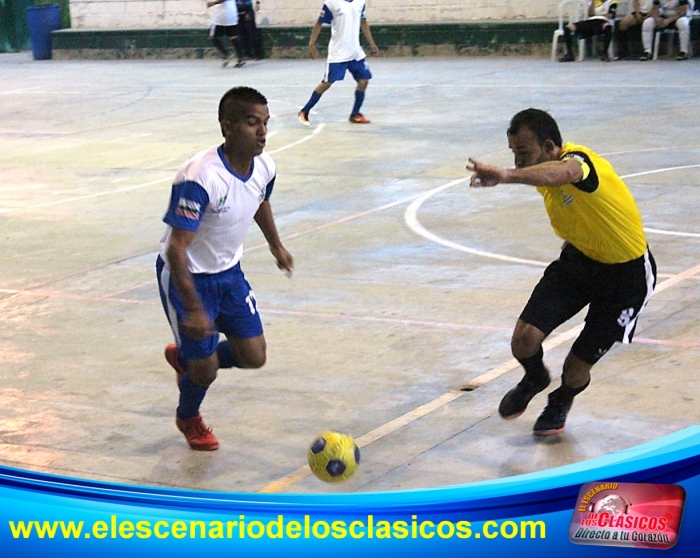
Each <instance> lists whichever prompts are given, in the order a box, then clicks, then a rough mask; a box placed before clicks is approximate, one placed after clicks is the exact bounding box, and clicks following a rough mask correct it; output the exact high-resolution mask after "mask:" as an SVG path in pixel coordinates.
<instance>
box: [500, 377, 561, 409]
mask: <svg viewBox="0 0 700 558" xmlns="http://www.w3.org/2000/svg"><path fill="white" fill-rule="evenodd" d="M548 385H549V372H548V373H547V378H542V379H541V380H540V381H538V382H535V381H532V380H530V379H529V378H528V377H527V376H526V377H525V378H523V379H522V380H520V383H519V384H518V385H517V386H515V387H514V388H513V389H511V390H510V391H509V392H508V393H506V394H505V396H504V397H503V399H501V404H500V405H499V406H498V414H499V415H501V418H504V419H506V420H511V419H516V418H518V417H519V416H520V415H522V414H523V413H524V412H525V409H527V406H528V403H530V401H531V400H532V398H533V397H535V395H537V394H538V393H539V392H541V391H543V390H545V389H546V388H547V386H548Z"/></svg>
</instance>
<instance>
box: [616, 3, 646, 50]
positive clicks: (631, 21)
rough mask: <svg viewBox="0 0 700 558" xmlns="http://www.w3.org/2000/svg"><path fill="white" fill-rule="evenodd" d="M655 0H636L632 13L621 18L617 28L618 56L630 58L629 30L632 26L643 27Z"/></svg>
mask: <svg viewBox="0 0 700 558" xmlns="http://www.w3.org/2000/svg"><path fill="white" fill-rule="evenodd" d="M653 4H654V0H634V8H633V9H632V13H629V14H627V15H626V16H625V17H623V18H622V19H621V20H620V24H619V26H618V29H617V37H616V39H617V58H616V60H624V59H625V58H629V55H630V51H629V32H630V30H631V29H632V28H636V27H641V26H642V23H643V22H644V20H645V19H646V17H647V16H648V15H649V13H650V12H651V9H652V6H653Z"/></svg>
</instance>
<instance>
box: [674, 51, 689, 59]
mask: <svg viewBox="0 0 700 558" xmlns="http://www.w3.org/2000/svg"><path fill="white" fill-rule="evenodd" d="M676 60H688V53H687V52H681V53H680V54H679V55H678V56H676Z"/></svg>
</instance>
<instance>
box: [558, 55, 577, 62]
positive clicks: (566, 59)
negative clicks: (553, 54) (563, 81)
mask: <svg viewBox="0 0 700 558" xmlns="http://www.w3.org/2000/svg"><path fill="white" fill-rule="evenodd" d="M573 61H574V55H573V54H565V55H564V56H562V57H561V58H560V59H559V62H573Z"/></svg>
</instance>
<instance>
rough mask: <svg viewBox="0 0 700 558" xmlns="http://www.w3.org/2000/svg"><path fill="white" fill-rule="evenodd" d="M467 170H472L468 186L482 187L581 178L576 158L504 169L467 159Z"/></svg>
mask: <svg viewBox="0 0 700 558" xmlns="http://www.w3.org/2000/svg"><path fill="white" fill-rule="evenodd" d="M467 170H470V171H472V177H471V181H470V183H469V184H470V186H473V187H475V188H483V187H488V186H496V184H501V183H504V184H527V185H529V186H563V185H564V184H571V183H574V182H578V181H579V180H581V179H582V178H583V169H582V168H581V163H580V162H579V161H578V160H577V159H567V160H566V161H546V162H544V163H539V164H537V165H532V166H530V167H522V168H515V169H512V168H511V169H505V168H502V167H498V166H496V165H489V164H487V163H482V162H480V161H476V160H474V159H471V158H470V159H469V162H468V163H467Z"/></svg>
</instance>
